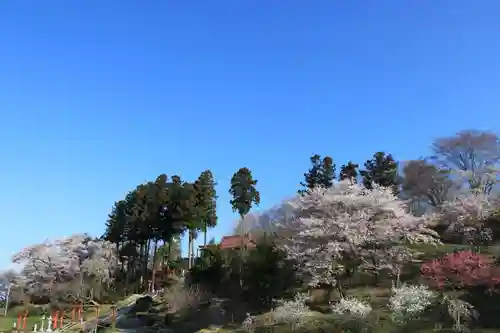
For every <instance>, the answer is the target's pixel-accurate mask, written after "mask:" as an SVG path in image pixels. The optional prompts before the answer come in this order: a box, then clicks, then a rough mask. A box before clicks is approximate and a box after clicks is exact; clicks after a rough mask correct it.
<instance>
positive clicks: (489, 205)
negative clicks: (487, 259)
mask: <svg viewBox="0 0 500 333" xmlns="http://www.w3.org/2000/svg"><path fill="white" fill-rule="evenodd" d="M498 207H499V202H498V199H497V198H493V197H492V196H491V195H489V194H486V193H484V192H482V191H479V192H478V191H475V190H468V191H466V192H464V193H461V194H458V195H457V196H455V197H454V198H452V199H450V200H447V201H445V202H444V203H442V204H441V205H440V206H439V207H438V209H437V211H436V212H435V215H434V216H433V221H432V224H434V225H441V226H443V227H446V232H447V234H448V235H450V236H452V237H453V236H454V237H455V238H456V240H457V241H459V242H463V243H466V244H471V245H476V246H479V245H481V244H487V243H488V242H489V241H491V240H492V232H491V229H490V228H488V227H487V225H485V223H486V222H487V221H488V219H489V218H490V217H491V216H492V215H493V214H494V213H495V212H496V211H497V209H498Z"/></svg>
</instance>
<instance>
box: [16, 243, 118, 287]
mask: <svg viewBox="0 0 500 333" xmlns="http://www.w3.org/2000/svg"><path fill="white" fill-rule="evenodd" d="M12 261H13V262H14V263H16V264H21V265H22V269H21V272H20V274H19V278H18V279H17V281H16V284H17V285H18V286H20V287H22V288H24V289H25V290H26V292H27V293H29V294H31V295H36V296H37V297H51V296H52V295H53V292H54V291H56V290H58V291H61V288H63V289H64V290H65V293H66V295H67V296H70V295H69V294H68V293H67V291H68V290H66V289H71V291H72V292H74V295H73V296H74V297H80V296H81V295H80V294H81V291H82V290H75V286H77V285H78V286H79V287H80V288H81V287H82V286H83V285H84V283H86V282H88V281H89V280H93V281H99V284H105V285H106V284H109V283H110V281H111V279H112V276H113V274H114V271H115V269H116V268H117V267H118V264H119V262H118V257H117V255H116V249H115V247H114V246H113V245H112V244H111V243H110V242H107V241H101V240H93V239H92V238H91V237H90V236H89V235H87V234H77V235H73V236H70V237H66V238H63V239H57V240H46V241H44V242H42V243H40V244H35V245H32V246H28V247H26V248H24V249H23V250H21V251H20V252H19V253H16V254H15V255H14V256H13V257H12Z"/></svg>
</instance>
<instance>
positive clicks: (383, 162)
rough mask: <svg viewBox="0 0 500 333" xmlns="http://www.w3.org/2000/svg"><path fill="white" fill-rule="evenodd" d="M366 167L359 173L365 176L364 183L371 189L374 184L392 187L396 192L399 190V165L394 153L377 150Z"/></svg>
mask: <svg viewBox="0 0 500 333" xmlns="http://www.w3.org/2000/svg"><path fill="white" fill-rule="evenodd" d="M364 166H365V169H364V170H361V171H360V172H359V173H360V175H361V177H362V178H363V185H364V186H365V187H366V188H368V189H371V188H372V187H373V184H376V185H379V186H383V187H392V189H393V191H394V193H397V192H398V188H397V187H398V185H399V179H398V171H397V170H398V165H397V163H396V161H395V160H394V158H393V157H392V155H390V154H387V155H386V154H385V153H384V152H381V151H380V152H376V153H375V154H374V155H373V158H372V159H370V160H367V161H366V162H365V164H364Z"/></svg>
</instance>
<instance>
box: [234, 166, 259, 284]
mask: <svg viewBox="0 0 500 333" xmlns="http://www.w3.org/2000/svg"><path fill="white" fill-rule="evenodd" d="M256 185H257V180H255V179H253V177H252V172H251V171H250V169H248V168H241V169H239V170H238V171H236V173H235V174H234V175H233V177H231V188H230V189H229V193H230V194H231V196H232V198H233V199H232V200H231V201H229V203H230V204H231V206H232V207H233V212H238V214H239V215H240V218H241V219H242V220H243V219H244V218H245V215H246V214H248V212H249V211H250V209H251V208H252V206H253V205H254V204H255V205H259V204H260V193H259V191H257V188H256ZM242 232H243V230H242ZM242 236H244V235H242ZM241 243H242V244H241V245H240V287H241V286H243V277H242V275H241V273H242V270H243V247H244V244H243V237H241Z"/></svg>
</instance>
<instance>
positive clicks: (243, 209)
mask: <svg viewBox="0 0 500 333" xmlns="http://www.w3.org/2000/svg"><path fill="white" fill-rule="evenodd" d="M256 185H257V180H254V179H253V177H252V172H251V171H250V170H249V169H248V168H241V169H239V170H238V171H237V172H236V173H235V174H234V175H233V177H232V178H231V188H230V189H229V193H230V194H231V196H232V200H231V201H230V204H231V206H232V208H233V212H237V213H238V214H239V215H240V218H242V219H243V218H244V217H245V215H246V214H248V212H249V211H250V209H251V208H252V206H253V205H254V204H255V205H259V203H260V193H259V191H257V189H256V187H255V186H256Z"/></svg>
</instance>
